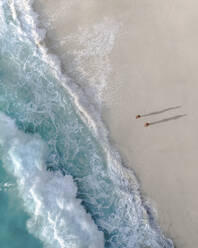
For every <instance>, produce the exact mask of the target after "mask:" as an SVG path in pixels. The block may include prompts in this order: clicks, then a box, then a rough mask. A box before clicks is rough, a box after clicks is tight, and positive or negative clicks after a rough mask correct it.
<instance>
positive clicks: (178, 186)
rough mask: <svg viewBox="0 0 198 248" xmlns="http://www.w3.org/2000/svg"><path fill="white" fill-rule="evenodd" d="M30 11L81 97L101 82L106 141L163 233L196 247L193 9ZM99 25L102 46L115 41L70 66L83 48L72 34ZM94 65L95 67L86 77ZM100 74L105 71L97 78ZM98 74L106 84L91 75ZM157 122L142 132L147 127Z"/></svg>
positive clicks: (48, 5)
mask: <svg viewBox="0 0 198 248" xmlns="http://www.w3.org/2000/svg"><path fill="white" fill-rule="evenodd" d="M36 9H37V12H39V14H40V15H41V19H42V20H45V21H47V22H48V28H49V29H50V31H49V32H48V34H47V45H48V46H49V47H50V48H51V50H52V51H54V52H56V53H57V54H59V55H60V56H61V58H62V60H63V66H64V70H65V72H66V73H68V74H69V75H71V76H72V77H73V78H74V79H76V80H77V81H79V80H81V82H80V83H81V84H82V86H83V87H84V88H85V90H86V87H88V85H86V83H85V85H83V82H85V81H86V76H87V77H88V80H87V81H88V83H89V84H92V83H95V82H96V81H97V80H98V81H100V79H103V80H104V81H106V82H108V85H107V89H106V90H105V92H103V97H104V102H105V104H104V105H103V116H104V119H105V121H106V124H107V126H108V128H109V130H110V136H111V138H112V140H113V141H114V143H115V144H116V146H117V147H118V149H119V150H120V151H121V153H122V155H123V157H124V158H125V160H126V161H127V163H128V166H131V167H132V168H133V169H134V170H135V172H136V174H137V176H138V178H139V180H140V183H141V188H142V191H143V192H144V193H145V195H146V196H147V197H149V198H150V199H151V201H152V202H153V205H154V207H155V208H156V209H157V212H158V219H159V222H160V225H161V227H162V228H163V230H164V231H165V233H166V234H167V235H168V236H169V237H171V238H172V239H173V241H174V243H175V245H176V247H179V248H196V247H197V243H198V237H197V234H198V199H197V198H196V191H197V186H198V185H197V184H198V183H197V175H198V164H197V153H198V131H197V124H198V113H197V109H196V108H197V105H198V96H197V95H198V93H197V92H198V82H197V79H198V49H197V46H198V2H197V1H196V0H188V1H187V0H166V1H164V0H150V1H148V0H122V1H121V0H108V1H107V0H84V1H82V0H81V1H80V0H72V1H63V0H57V1H54V0H47V1H41V0H37V1H36ZM98 23H106V24H105V25H106V26H105V25H104V31H105V32H106V33H108V32H110V30H111V29H113V28H115V30H114V32H113V33H112V36H111V37H110V38H111V39H107V43H108V42H109V41H111V40H112V39H115V40H114V42H112V43H111V42H110V43H111V46H109V50H108V51H106V54H104V56H102V57H101V58H100V60H97V58H94V56H88V57H86V59H87V61H85V62H84V63H83V59H84V58H85V57H83V55H82V56H80V57H78V56H77V60H75V56H76V54H77V53H76V54H75V51H78V52H79V51H80V48H81V46H82V43H81V44H77V43H78V42H79V40H78V39H77V37H78V35H76V36H75V35H74V34H79V32H80V31H79V29H78V28H79V27H81V29H82V30H85V31H86V32H87V33H86V32H85V33H86V34H88V32H89V31H90V30H92V27H93V26H94V25H98ZM119 23H121V24H122V25H121V26H119ZM105 27H106V29H105ZM116 27H117V28H116ZM100 28H101V29H103V26H102V27H100ZM118 29H119V31H118ZM93 30H94V29H93ZM93 30H92V32H94V31H93ZM99 33H100V32H99ZM71 34H72V35H71ZM97 35H98V34H97V32H96V36H97ZM107 36H108V35H107ZM68 37H70V38H68ZM87 37H88V38H87V39H88V40H86V35H85V39H84V41H82V42H84V43H87V44H88V42H89V39H92V38H93V37H91V38H90V37H89V36H87ZM105 37H106V36H105ZM112 37H113V38H112ZM57 41H58V42H59V43H58V44H59V45H58V46H57ZM61 41H62V42H61ZM96 43H97V39H96ZM55 44H56V45H55ZM78 45H79V46H78ZM73 46H74V47H73ZM76 47H78V48H76ZM75 49H77V50H75ZM102 49H103V48H102ZM83 51H84V52H85V51H87V50H86V49H85V48H84V50H83ZM96 55H97V54H96ZM96 57H97V56H96ZM80 59H81V61H80ZM79 61H80V62H79ZM71 62H72V66H71ZM78 63H80V64H78ZM97 63H100V66H99V67H97ZM93 64H95V67H93V68H92V70H90V71H88V72H87V73H85V71H86V69H87V70H88V69H89V66H90V65H93ZM74 67H76V69H74ZM103 67H105V68H109V70H106V71H105V70H104V71H103ZM82 68H83V69H82ZM94 68H96V69H94ZM98 68H99V69H100V70H101V71H100V73H103V74H104V75H105V77H102V78H100V77H99V76H98V75H96V74H97V73H96V72H97V70H98ZM80 70H81V71H80ZM83 70H84V72H83ZM111 70H112V71H111ZM79 71H80V72H79ZM110 71H111V72H110ZM78 72H79V73H78ZM83 73H84V74H83ZM100 73H99V74H100ZM79 75H80V76H79ZM82 78H83V80H82ZM93 78H94V79H93ZM89 86H90V85H89ZM102 90H103V88H102ZM175 106H180V107H179V108H176V109H172V110H169V111H166V112H163V113H159V114H155V115H150V116H147V117H144V118H140V119H138V120H136V119H135V116H136V114H148V113H150V112H156V111H161V110H163V109H167V108H171V107H175ZM184 114H185V115H186V116H182V117H181V118H175V119H172V120H167V119H168V118H171V117H174V116H178V115H184ZM160 120H162V122H159V123H154V125H151V126H149V127H147V128H145V127H144V123H145V122H147V121H149V122H155V121H160Z"/></svg>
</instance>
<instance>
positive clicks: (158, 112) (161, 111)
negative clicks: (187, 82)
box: [141, 106, 181, 117]
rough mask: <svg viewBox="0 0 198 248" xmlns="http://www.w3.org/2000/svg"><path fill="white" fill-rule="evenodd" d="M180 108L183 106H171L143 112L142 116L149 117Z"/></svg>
mask: <svg viewBox="0 0 198 248" xmlns="http://www.w3.org/2000/svg"><path fill="white" fill-rule="evenodd" d="M178 108H181V106H175V107H170V108H166V109H162V110H159V111H155V112H151V113H148V114H143V115H141V117H147V116H151V115H157V114H162V113H164V112H167V111H170V110H174V109H178Z"/></svg>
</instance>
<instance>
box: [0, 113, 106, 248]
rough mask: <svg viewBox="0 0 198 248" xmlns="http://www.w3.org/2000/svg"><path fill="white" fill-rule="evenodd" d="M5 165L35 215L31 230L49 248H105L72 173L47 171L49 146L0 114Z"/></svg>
mask: <svg viewBox="0 0 198 248" xmlns="http://www.w3.org/2000/svg"><path fill="white" fill-rule="evenodd" d="M0 130H1V133H0V146H1V147H2V149H3V154H4V155H3V164H4V167H5V169H6V170H7V171H9V172H10V173H12V174H13V175H14V176H15V177H16V179H17V183H18V189H19V193H20V196H21V197H22V199H23V201H24V205H25V208H26V211H28V212H29V214H30V215H31V218H30V219H29V221H28V223H27V225H28V229H29V230H30V231H31V232H33V233H34V235H36V236H37V237H38V238H40V239H41V240H42V241H43V243H44V245H45V247H47V248H48V247H49V248H71V247H74V248H77V247H79V248H80V247H82V248H85V247H87V248H102V247H104V238H103V233H102V232H100V231H98V229H97V226H96V225H95V224H94V222H93V220H92V218H91V216H90V215H89V214H88V213H86V211H85V209H84V208H83V207H82V205H81V200H79V199H77V198H76V193H77V188H76V185H75V183H74V182H73V179H72V177H71V176H68V175H66V176H63V175H61V174H60V173H52V172H49V171H46V167H45V164H44V157H45V156H46V153H47V151H46V145H45V144H44V142H43V141H42V140H41V139H40V138H39V137H38V136H30V135H27V134H24V133H22V132H21V131H19V130H17V128H16V126H15V123H14V121H12V120H11V119H10V118H8V117H7V116H5V115H4V114H2V113H0Z"/></svg>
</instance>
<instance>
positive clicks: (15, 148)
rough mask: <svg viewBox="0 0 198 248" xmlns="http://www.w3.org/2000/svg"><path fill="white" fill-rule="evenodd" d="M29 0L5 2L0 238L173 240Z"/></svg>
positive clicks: (129, 243)
mask: <svg viewBox="0 0 198 248" xmlns="http://www.w3.org/2000/svg"><path fill="white" fill-rule="evenodd" d="M31 4H32V1H30V0H1V1H0V27H1V28H0V166H1V167H0V172H1V175H0V189H1V191H0V197H1V198H0V199H1V201H0V208H1V210H2V211H1V213H2V214H1V228H0V237H1V238H0V246H1V247H3V248H6V247H9V248H12V247H20V248H21V247H34V248H37V247H43V248H71V247H72V248H77V247H78V248H102V247H112V248H160V247H164V248H171V247H173V244H172V241H171V240H170V239H167V238H166V237H165V236H164V235H163V233H162V232H161V230H160V228H159V227H158V226H157V224H156V222H155V219H154V217H153V214H152V211H151V209H150V207H149V205H148V204H146V203H145V202H144V201H143V199H142V197H141V194H140V192H139V185H138V183H137V181H136V179H135V177H134V175H133V172H132V171H130V170H127V169H126V168H124V167H123V166H122V163H121V159H120V157H119V154H118V153H117V152H115V150H114V149H113V148H112V147H111V146H110V145H109V142H108V139H107V136H106V130H105V129H104V128H103V125H102V124H101V121H100V116H99V114H98V115H97V113H94V114H95V117H94V121H93V119H92V118H91V116H92V115H91V114H90V113H91V112H93V107H92V106H90V105H89V103H88V102H87V101H86V98H85V97H84V96H83V95H82V93H81V90H80V89H79V88H78V87H77V86H76V85H75V83H74V82H73V81H72V80H70V78H68V77H67V76H66V75H62V74H61V70H60V62H59V60H58V58H57V57H55V56H53V55H50V54H48V52H47V49H46V48H45V47H43V46H42V45H41V42H42V40H43V38H44V36H45V31H44V30H40V29H38V27H37V16H36V14H35V13H34V12H33V11H32V8H31ZM82 99H83V100H82ZM80 102H84V104H83V105H81V104H80ZM97 120H98V122H97Z"/></svg>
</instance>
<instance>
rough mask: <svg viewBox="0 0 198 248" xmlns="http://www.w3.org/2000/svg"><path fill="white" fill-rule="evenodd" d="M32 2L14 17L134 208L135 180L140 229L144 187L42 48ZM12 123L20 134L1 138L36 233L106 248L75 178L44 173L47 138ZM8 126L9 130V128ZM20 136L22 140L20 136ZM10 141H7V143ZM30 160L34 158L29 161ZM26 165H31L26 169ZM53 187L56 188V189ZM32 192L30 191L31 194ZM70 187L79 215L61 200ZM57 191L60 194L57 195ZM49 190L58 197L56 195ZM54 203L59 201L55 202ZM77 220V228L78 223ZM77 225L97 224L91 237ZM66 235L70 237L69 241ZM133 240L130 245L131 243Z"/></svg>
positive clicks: (135, 217)
mask: <svg viewBox="0 0 198 248" xmlns="http://www.w3.org/2000/svg"><path fill="white" fill-rule="evenodd" d="M32 2H33V1H29V0H26V1H25V0H16V1H14V3H15V4H14V5H13V6H12V8H13V7H16V8H17V10H16V11H14V12H13V10H12V12H13V13H14V17H13V19H14V18H15V20H16V16H17V18H18V19H19V21H20V25H21V31H22V32H23V35H25V36H26V37H27V38H28V39H29V40H30V41H32V43H33V45H35V43H36V44H37V48H38V49H37V52H38V56H40V55H41V56H40V59H42V60H43V61H45V62H46V64H48V65H49V67H51V69H52V71H53V72H54V76H55V77H56V78H57V79H58V81H59V82H61V83H63V85H64V87H65V88H66V89H67V91H68V92H69V94H70V95H71V96H72V97H73V102H74V104H75V106H76V110H77V112H78V113H79V114H80V116H81V117H82V119H83V120H84V122H85V123H86V124H87V125H88V126H89V128H90V129H92V132H93V134H94V135H95V136H96V137H98V138H99V142H101V144H102V146H103V149H104V150H105V152H106V157H107V161H108V168H107V170H108V175H109V177H110V178H111V179H112V181H113V182H114V183H115V185H116V186H117V188H119V192H118V193H120V195H122V196H123V202H122V203H123V205H126V204H125V203H127V202H130V201H131V207H130V209H132V208H133V204H134V203H133V202H132V201H133V199H131V198H130V197H129V195H130V194H129V192H125V189H126V188H129V189H130V185H129V183H128V181H127V180H126V178H127V177H129V178H130V179H132V181H133V182H134V185H133V195H132V197H133V198H137V202H138V205H137V206H135V209H134V214H133V211H132V212H131V211H129V212H128V215H129V217H131V220H132V221H131V222H130V220H129V222H130V224H131V223H132V225H133V226H134V227H135V226H136V224H137V226H138V224H139V222H140V221H141V220H140V219H141V218H142V212H146V211H145V209H144V207H143V205H142V200H141V196H140V194H139V192H138V183H137V181H136V179H135V177H134V175H133V173H126V170H124V169H123V168H122V166H121V160H120V156H119V154H118V153H117V152H115V151H114V150H113V149H112V147H111V146H110V145H109V141H108V137H107V130H106V129H105V128H104V126H103V123H102V121H101V117H100V113H98V112H97V111H95V106H94V105H92V104H90V103H89V101H88V100H87V98H86V97H85V96H84V94H83V91H82V90H81V89H80V88H79V87H78V86H77V85H76V84H74V82H73V81H72V80H71V79H69V78H67V77H66V76H65V75H63V74H62V73H61V69H60V60H59V59H58V58H57V57H56V56H54V55H49V54H48V50H47V48H45V47H43V46H41V45H40V42H41V41H42V40H43V37H44V34H45V32H44V31H43V30H40V29H38V28H37V15H35V13H34V12H33V11H32V9H31V4H32ZM24 10H25V11H24ZM15 13H16V14H15ZM18 13H19V14H18ZM4 119H6V118H4ZM8 122H10V121H8ZM10 123H13V122H10ZM10 123H7V124H6V125H8V124H9V125H11V127H10V128H9V129H10V130H11V131H12V130H13V132H14V135H11V133H12V132H9V133H8V132H5V135H7V136H6V137H7V138H5V137H4V134H2V136H1V137H2V140H4V147H7V150H8V149H9V151H10V152H9V157H10V160H11V163H12V165H14V166H13V167H10V168H12V173H14V174H15V176H16V177H17V178H18V185H19V189H20V192H21V193H22V196H23V197H24V201H25V205H26V208H27V209H28V211H29V212H30V213H31V215H32V218H31V220H30V221H29V224H28V227H29V229H31V230H32V232H34V233H36V235H37V236H38V237H39V238H40V239H41V240H43V242H44V243H45V244H46V247H53V248H55V247H56V246H57V245H59V246H58V247H60V248H63V247H65V248H67V247H83V245H84V247H90V248H92V247H94V248H95V247H102V246H103V245H104V244H103V237H102V234H101V232H99V231H98V230H97V228H96V226H95V225H94V223H93V221H92V220H91V217H90V216H89V215H86V213H85V211H84V209H83V208H82V206H81V205H80V201H79V200H76V198H75V194H76V188H75V185H74V184H73V182H72V179H71V177H68V176H66V177H63V176H62V175H60V174H56V175H54V174H53V176H52V174H51V173H50V172H46V171H45V170H43V158H42V156H43V154H44V153H45V151H44V150H45V145H44V144H43V142H41V140H40V139H39V138H38V137H32V136H27V135H24V134H22V133H21V132H19V131H16V128H15V127H13V125H14V124H10ZM2 127H5V125H4V126H2ZM0 128H1V127H0ZM15 136H17V138H16V137H15ZM14 137H15V138H14ZM6 139H7V141H6V142H5V140H6ZM9 140H12V142H16V143H15V146H14V147H13V144H10V143H9V142H8V141H9ZM16 145H17V146H16ZM22 158H24V159H22ZM28 159H31V160H30V161H28ZM26 161H28V162H26ZM26 165H28V166H27V167H25V166H26ZM24 168H25V169H24ZM16 169H17V170H16ZM21 173H22V174H21ZM23 173H24V174H23ZM34 182H36V184H32V183H34ZM46 184H47V187H46V188H45V187H44V186H46ZM24 185H25V187H24ZM72 185H73V186H72ZM51 187H52V188H53V189H51ZM61 187H64V190H62V191H61V190H60V191H59V190H57V189H56V188H58V189H59V188H61ZM26 188H27V189H28V190H26ZM65 188H75V190H74V189H73V191H72V193H73V198H72V199H73V200H75V204H74V203H73V200H72V201H71V200H68V203H69V205H68V206H70V203H72V204H74V207H73V206H72V208H73V211H70V212H68V211H69V210H68V209H67V208H64V206H65V205H64V204H65V202H64V201H63V200H62V198H61V197H62V196H64V198H65V199H68V194H67V190H66V193H65V192H64V191H65ZM122 188H124V190H120V189H122ZM49 189H50V190H49ZM55 189H56V190H57V191H55ZM49 191H50V192H54V193H52V194H50V193H49ZM60 192H61V193H60ZM61 194H62V195H61ZM65 194H66V195H65ZM52 199H53V200H54V201H52ZM54 202H56V205H54ZM50 204H52V205H50ZM44 208H45V209H44ZM78 208H80V210H78ZM46 209H47V211H46ZM69 209H70V207H69ZM63 210H64V211H63ZM70 210H71V209H70ZM132 210H133V209H132ZM58 211H60V212H58ZM74 212H76V216H73V213H74ZM81 213H84V214H81ZM56 214H57V215H56ZM130 215H131V216H130ZM55 216H56V218H55ZM63 216H64V217H63ZM81 216H84V218H85V220H87V221H84V220H82V218H81ZM145 216H146V214H145ZM74 217H78V218H74ZM71 218H74V219H71ZM80 218H81V220H80V221H79V223H78V220H79V219H80ZM116 218H118V221H117V225H119V218H120V216H119V215H118V216H116ZM129 219H130V218H129ZM115 221H116V219H115ZM71 222H72V224H74V225H72V224H71ZM145 222H146V223H145V226H146V229H145V230H148V232H150V233H151V234H152V235H151V238H152V237H153V239H155V238H156V236H157V238H156V240H157V239H158V234H159V236H160V235H161V233H160V232H158V230H155V229H152V227H151V226H150V225H149V223H148V222H147V217H145ZM38 223H39V224H38ZM68 223H69V224H68ZM76 223H77V224H76ZM81 223H89V225H88V224H85V225H83V224H82V226H81V225H80V224H81ZM37 224H38V225H37ZM68 225H69V226H70V228H72V229H69V230H68V228H67V227H68ZM77 225H79V226H80V230H83V231H84V230H86V229H87V228H86V227H87V226H92V228H88V230H87V232H85V233H86V234H83V235H82V233H79V229H78V231H77V228H76V226H77ZM105 225H107V223H104V226H105ZM111 225H112V223H108V226H111ZM75 228H76V229H75ZM126 229H127V227H126V228H125V229H124V228H123V227H119V231H120V232H121V233H122V231H123V232H124V230H126ZM70 230H72V232H73V233H74V235H72V234H71V233H70ZM145 232H146V231H145ZM51 233H52V234H53V235H52V234H51ZM134 233H135V232H134ZM137 233H138V232H137ZM66 234H67V235H68V236H67V235H66ZM127 234H128V232H126V233H123V236H124V239H125V238H126V243H128V244H129V246H128V247H134V246H133V244H134V242H136V244H138V242H139V241H138V239H139V238H140V236H141V238H142V239H143V238H144V237H143V233H142V234H140V233H138V235H136V240H133V239H134V236H135V235H134V236H133V237H131V236H129V235H128V236H127ZM125 236H126V237H125ZM66 237H69V238H68V239H66ZM65 239H66V240H65ZM81 239H82V241H81ZM128 239H129V241H128V242H127V240H128ZM63 240H64V241H65V243H64V242H63ZM78 241H79V243H78ZM88 241H89V242H88ZM53 242H54V243H53ZM72 242H73V243H72ZM86 242H87V243H86ZM150 242H151V241H150V240H148V242H147V243H150ZM153 242H155V241H153ZM139 243H140V242H139ZM51 245H52V246H51ZM61 245H62V246H61ZM63 245H64V246H63ZM72 245H73V246H72ZM80 245H81V246H80ZM88 245H89V246H88ZM94 245H95V246H94ZM84 247H83V248H84ZM135 247H136V246H135ZM153 247H159V246H158V245H157V244H156V246H153ZM165 247H167V246H165ZM170 247H171V246H170Z"/></svg>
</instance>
